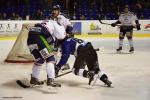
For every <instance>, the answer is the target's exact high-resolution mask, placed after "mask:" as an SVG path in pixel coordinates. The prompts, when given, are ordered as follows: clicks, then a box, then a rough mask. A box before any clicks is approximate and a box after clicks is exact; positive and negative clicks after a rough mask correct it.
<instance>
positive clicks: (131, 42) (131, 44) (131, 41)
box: [129, 39, 133, 48]
mask: <svg viewBox="0 0 150 100" xmlns="http://www.w3.org/2000/svg"><path fill="white" fill-rule="evenodd" d="M129 45H130V48H131V47H133V40H132V39H129Z"/></svg>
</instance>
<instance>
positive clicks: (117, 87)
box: [0, 38, 150, 100]
mask: <svg viewBox="0 0 150 100" xmlns="http://www.w3.org/2000/svg"><path fill="white" fill-rule="evenodd" d="M85 40H88V41H92V43H93V45H94V47H95V48H100V51H98V52H97V53H98V57H99V64H100V68H101V70H102V72H104V73H107V74H108V76H109V79H110V80H111V81H112V87H111V88H108V87H105V86H104V84H103V83H102V82H101V81H99V80H98V81H97V82H96V84H95V85H94V86H89V85H88V79H85V78H82V77H79V76H75V75H74V74H72V73H70V74H68V75H65V76H62V77H59V78H57V79H56V81H58V82H60V83H61V84H62V87H61V88H51V87H47V86H46V85H44V86H41V87H35V88H30V89H23V88H21V87H19V86H18V85H17V84H16V80H18V79H20V80H23V81H29V80H30V73H31V69H32V64H31V63H30V64H12V63H5V62H4V60H5V58H6V57H7V55H8V53H9V51H10V49H11V48H12V46H13V44H14V42H15V40H0V100H150V38H134V45H135V53H134V54H129V53H128V50H129V45H128V41H127V40H125V43H124V48H123V53H122V54H117V53H116V52H115V50H116V48H117V47H118V38H94V39H90V38H88V39H85ZM73 62H74V57H73V56H71V58H70V59H69V64H70V66H72V65H73ZM40 79H42V80H45V79H46V72H45V67H44V66H43V67H42V70H41V74H40Z"/></svg>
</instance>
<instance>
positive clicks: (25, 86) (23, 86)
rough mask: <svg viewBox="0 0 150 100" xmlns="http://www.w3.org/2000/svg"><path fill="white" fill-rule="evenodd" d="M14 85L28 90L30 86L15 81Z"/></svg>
mask: <svg viewBox="0 0 150 100" xmlns="http://www.w3.org/2000/svg"><path fill="white" fill-rule="evenodd" d="M16 83H17V84H18V85H19V86H20V87H22V88H30V86H27V85H25V84H23V83H22V82H21V81H20V80H17V81H16Z"/></svg>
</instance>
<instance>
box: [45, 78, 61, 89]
mask: <svg viewBox="0 0 150 100" xmlns="http://www.w3.org/2000/svg"><path fill="white" fill-rule="evenodd" d="M47 86H52V87H61V84H59V83H56V82H55V81H54V79H53V78H47Z"/></svg>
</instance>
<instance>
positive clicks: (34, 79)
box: [30, 74, 44, 85]
mask: <svg viewBox="0 0 150 100" xmlns="http://www.w3.org/2000/svg"><path fill="white" fill-rule="evenodd" d="M30 84H32V85H43V84H44V81H39V80H38V79H37V78H35V77H33V76H32V74H31V80H30Z"/></svg>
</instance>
